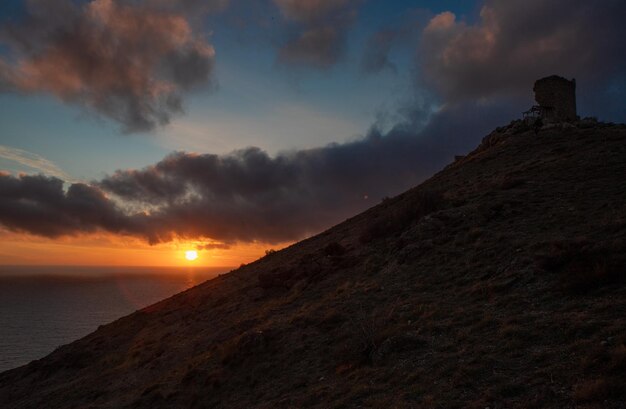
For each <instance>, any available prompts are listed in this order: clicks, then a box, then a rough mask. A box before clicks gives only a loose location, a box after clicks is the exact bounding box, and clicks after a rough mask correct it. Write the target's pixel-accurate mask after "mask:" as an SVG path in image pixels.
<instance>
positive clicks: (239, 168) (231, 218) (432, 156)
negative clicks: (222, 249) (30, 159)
mask: <svg viewBox="0 0 626 409" xmlns="http://www.w3.org/2000/svg"><path fill="white" fill-rule="evenodd" d="M477 109H478V107H477V106H470V105H465V106H458V107H455V108H454V109H447V110H444V111H441V112H440V113H438V114H437V117H436V118H434V119H433V120H432V121H431V122H430V124H429V125H428V126H427V127H426V128H425V129H423V130H422V131H421V132H417V131H416V130H415V128H414V127H413V126H405V125H402V126H400V125H399V126H397V127H395V128H393V129H392V130H391V131H389V132H387V133H386V134H382V133H381V132H380V131H378V130H376V129H372V130H371V131H370V133H369V134H368V135H367V136H366V137H364V138H363V139H361V140H357V141H354V142H351V143H346V144H334V145H329V146H326V147H322V148H317V149H307V150H299V151H291V152H284V153H281V154H278V155H276V156H274V157H271V156H269V155H268V154H267V153H266V152H264V151H262V150H260V149H258V148H247V149H242V150H239V151H235V152H232V153H230V154H228V155H212V154H203V155H200V154H191V153H182V152H179V153H174V154H171V155H169V156H168V157H166V158H165V159H163V160H162V161H160V162H158V163H157V164H155V165H153V166H149V167H147V168H145V169H141V170H121V171H118V172H116V173H114V174H113V175H111V176H109V177H106V178H104V179H103V180H100V181H97V182H94V183H92V184H89V185H87V184H80V183H77V184H72V185H71V186H70V187H69V189H68V190H67V191H64V189H63V182H62V181H61V180H60V179H57V178H49V177H44V176H26V175H21V176H11V175H9V174H2V175H0V223H2V224H3V225H4V226H6V227H7V228H9V229H11V230H14V231H20V232H27V233H31V234H37V235H42V236H46V237H58V236H63V235H69V236H72V235H79V234H84V233H90V232H96V231H103V232H109V233H114V234H127V235H132V236H136V237H141V238H143V239H145V240H146V241H148V242H150V243H159V242H166V241H170V240H173V239H175V238H183V239H195V240H209V241H218V242H220V243H234V242H253V241H260V242H266V243H275V242H284V241H288V240H296V239H300V238H303V237H305V236H307V235H310V234H313V233H317V232H319V231H320V230H322V229H324V228H327V227H329V226H331V225H332V224H334V223H337V222H340V221H342V220H344V219H345V218H347V217H350V216H352V215H354V214H355V213H356V212H359V211H362V210H364V209H366V208H368V207H370V206H372V205H374V204H377V203H378V202H379V201H380V200H381V199H382V198H383V197H385V196H388V195H393V194H396V193H399V192H400V191H402V190H404V189H406V188H407V187H410V186H413V185H415V184H416V183H418V182H420V181H422V180H424V179H425V178H426V177H428V176H429V175H431V174H432V173H433V172H434V171H435V170H437V169H438V168H440V167H441V166H442V165H443V164H445V163H447V162H449V161H450V160H451V159H452V156H453V154H454V153H455V152H458V151H461V152H463V151H465V150H467V149H469V147H471V146H472V145H474V144H475V143H476V141H477V140H479V139H480V137H481V136H482V135H483V134H484V133H485V132H487V130H488V129H489V128H491V127H492V126H493V125H494V123H493V122H494V119H493V118H484V117H480V118H479V117H478V116H477V115H476V112H477ZM495 111H497V109H495V110H494V112H495ZM494 118H495V117H494ZM467 127H469V128H471V129H474V130H475V132H472V133H470V134H468V132H466V131H465V130H464V129H465V128H467ZM456 149H458V151H456Z"/></svg>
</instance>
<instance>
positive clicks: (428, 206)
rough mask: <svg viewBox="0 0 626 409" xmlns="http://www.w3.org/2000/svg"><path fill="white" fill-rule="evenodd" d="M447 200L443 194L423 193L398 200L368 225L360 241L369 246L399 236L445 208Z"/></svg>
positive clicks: (429, 191) (428, 191)
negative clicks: (422, 219) (425, 217)
mask: <svg viewBox="0 0 626 409" xmlns="http://www.w3.org/2000/svg"><path fill="white" fill-rule="evenodd" d="M444 204H445V200H444V198H443V195H442V194H441V192H437V191H431V190H426V191H421V192H418V193H417V194H415V195H414V196H413V197H410V198H409V197H405V198H404V200H401V201H400V200H396V202H395V203H392V204H390V205H389V207H388V208H387V209H385V211H384V213H383V214H381V215H380V216H379V218H378V219H376V220H374V222H373V223H371V224H370V225H368V226H367V227H366V228H365V230H364V231H363V233H361V235H360V236H359V241H360V242H361V243H363V244H367V243H369V242H371V241H374V240H377V239H380V238H383V237H388V236H392V235H397V234H398V233H400V232H402V231H404V230H405V229H406V228H407V227H409V226H410V225H412V224H413V223H415V222H416V221H418V220H420V219H421V218H423V217H424V216H427V215H429V214H431V213H433V212H435V211H437V210H440V209H442V208H443V207H444Z"/></svg>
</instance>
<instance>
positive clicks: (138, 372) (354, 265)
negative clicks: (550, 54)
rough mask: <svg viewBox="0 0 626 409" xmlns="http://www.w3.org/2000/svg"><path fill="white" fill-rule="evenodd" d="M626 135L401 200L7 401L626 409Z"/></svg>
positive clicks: (610, 133)
mask: <svg viewBox="0 0 626 409" xmlns="http://www.w3.org/2000/svg"><path fill="white" fill-rule="evenodd" d="M625 278H626V126H622V125H605V124H597V123H593V122H581V123H579V124H578V126H571V125H569V126H567V127H565V128H552V129H549V128H548V127H546V128H545V129H542V130H541V131H540V132H539V133H538V134H535V132H533V130H531V129H528V128H527V127H525V126H524V125H523V124H521V123H520V122H514V123H512V124H511V125H509V126H507V127H503V128H499V129H497V130H496V131H494V132H493V133H492V134H490V135H489V136H487V137H486V138H485V139H484V140H483V143H482V144H481V145H480V146H479V147H478V148H477V149H476V150H475V151H474V152H472V153H471V154H469V155H467V156H466V157H463V158H459V159H458V160H457V161H455V162H454V163H452V164H450V165H449V166H448V167H446V168H445V169H444V170H442V171H441V172H440V173H438V174H437V175H435V176H434V177H432V178H431V179H429V180H428V181H426V182H425V183H423V184H421V185H420V186H418V187H416V188H414V189H412V190H410V191H407V192H406V193H404V194H401V195H399V196H397V197H395V198H391V199H386V200H384V201H383V202H382V203H381V204H380V205H378V206H376V207H374V208H372V209H370V210H368V211H366V212H364V213H362V214H360V215H358V216H356V217H354V218H351V219H349V220H347V221H345V222H344V223H341V224H339V225H337V226H335V227H333V228H332V229H330V230H328V231H326V232H324V233H322V234H320V235H317V236H315V237H313V238H310V239H308V240H305V241H302V242H300V243H297V244H295V245H293V246H291V247H289V248H287V249H285V250H282V251H279V252H276V253H272V254H269V255H268V256H266V257H264V258H262V259H260V260H258V261H256V262H254V263H251V264H249V265H246V266H243V267H241V268H239V269H237V270H235V271H233V272H231V273H230V274H226V275H223V276H220V277H218V278H216V279H214V280H211V281H208V282H206V283H204V284H202V285H200V286H197V287H195V288H192V289H190V290H188V291H186V292H184V293H181V294H178V295H176V296H174V297H172V298H170V299H167V300H164V301H162V302H160V303H158V304H155V305H153V306H151V307H148V308H146V309H144V310H142V311H138V312H136V313H134V314H132V315H130V316H128V317H125V318H122V319H120V320H118V321H116V322H114V323H111V324H109V325H106V326H103V327H101V328H99V329H98V330H97V331H96V332H94V333H92V334H91V335H89V336H87V337H85V338H83V339H81V340H79V341H76V342H74V343H72V344H70V345H67V346H64V347H61V348H59V349H57V350H56V351H55V352H54V353H52V354H51V355H49V356H47V357H45V358H43V359H41V360H38V361H34V362H32V363H30V364H29V365H27V366H24V367H22V368H18V369H14V370H11V371H8V372H5V373H2V374H0V407H2V408H15V409H17V408H299V407H307V408H308V407H311V408H383V407H384V408H480V409H484V408H486V407H490V408H492V409H493V408H514V407H524V408H531V407H537V408H566V407H567V408H569V407H578V408H625V407H626V384H625V383H624V380H625V379H626V283H625V282H626V279H625Z"/></svg>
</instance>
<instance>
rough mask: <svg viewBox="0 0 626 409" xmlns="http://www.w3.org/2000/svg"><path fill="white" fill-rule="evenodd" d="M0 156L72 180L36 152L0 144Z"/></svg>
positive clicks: (47, 173)
mask: <svg viewBox="0 0 626 409" xmlns="http://www.w3.org/2000/svg"><path fill="white" fill-rule="evenodd" d="M0 158H2V159H6V160H10V161H13V162H17V163H19V164H20V165H24V166H27V167H29V168H32V169H35V170H37V171H39V172H41V173H44V174H46V175H50V176H54V177H57V178H61V179H64V180H66V181H71V180H72V178H71V177H70V176H69V175H68V174H67V173H65V172H64V171H63V170H62V169H61V168H59V167H58V166H57V165H56V164H55V163H54V162H52V161H50V160H48V159H46V158H44V157H43V156H41V155H37V154H36V153H32V152H28V151H25V150H23V149H17V148H11V147H9V146H3V145H0Z"/></svg>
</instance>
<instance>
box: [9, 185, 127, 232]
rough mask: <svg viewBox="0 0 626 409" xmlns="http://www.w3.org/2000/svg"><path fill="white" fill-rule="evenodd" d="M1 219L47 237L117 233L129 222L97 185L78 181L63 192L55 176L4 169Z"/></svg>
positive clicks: (21, 229) (15, 227)
mask: <svg viewBox="0 0 626 409" xmlns="http://www.w3.org/2000/svg"><path fill="white" fill-rule="evenodd" d="M0 223H2V224H3V225H4V226H6V227H7V228H9V229H12V230H17V231H26V232H29V233H32V234H37V235H41V236H46V237H58V236H63V235H68V234H69V235H74V234H79V233H90V232H94V231H97V230H106V231H110V232H114V233H120V232H122V231H124V229H125V228H127V227H129V226H130V225H131V224H132V223H130V222H129V219H128V218H127V217H126V216H123V215H122V214H121V213H120V211H119V210H118V209H117V208H116V207H115V205H114V204H113V203H112V202H111V201H110V200H108V199H107V198H106V196H105V195H104V194H103V192H102V191H101V190H100V189H98V188H95V187H93V186H89V185H85V184H80V183H79V184H73V185H71V186H70V188H69V189H68V190H67V192H65V191H64V190H63V181H61V180H60V179H57V178H54V177H45V176H25V175H21V176H19V177H13V176H11V175H8V174H6V173H5V174H2V173H0Z"/></svg>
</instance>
